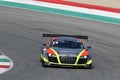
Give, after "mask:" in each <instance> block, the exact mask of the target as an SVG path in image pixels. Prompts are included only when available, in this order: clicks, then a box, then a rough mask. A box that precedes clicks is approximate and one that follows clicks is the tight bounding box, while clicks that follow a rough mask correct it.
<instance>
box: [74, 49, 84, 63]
mask: <svg viewBox="0 0 120 80" xmlns="http://www.w3.org/2000/svg"><path fill="white" fill-rule="evenodd" d="M84 51H85V50H82V51H81V52H80V53H79V55H78V56H77V59H76V62H75V64H77V63H78V61H79V59H80V57H81V55H82V53H83V52H84Z"/></svg>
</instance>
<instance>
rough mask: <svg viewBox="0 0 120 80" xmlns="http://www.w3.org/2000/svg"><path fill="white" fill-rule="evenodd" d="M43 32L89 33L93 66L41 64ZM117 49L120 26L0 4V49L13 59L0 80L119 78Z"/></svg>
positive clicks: (92, 79) (100, 79)
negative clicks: (67, 66) (70, 67)
mask: <svg viewBox="0 0 120 80" xmlns="http://www.w3.org/2000/svg"><path fill="white" fill-rule="evenodd" d="M42 33H67V34H83V35H88V36H89V37H90V45H92V50H93V54H92V55H93V60H94V69H92V70H87V69H66V68H43V67H41V64H40V63H39V54H40V44H41V34H42ZM119 48H120V25H115V24H108V23H102V22H96V21H90V20H86V19H80V18H73V17H66V16H61V15H55V14H48V13H42V12H34V11H28V10H22V9H13V8H7V7H0V51H2V52H4V53H6V55H7V56H9V57H10V58H11V59H12V60H13V61H14V67H13V68H12V69H11V70H10V71H8V72H7V73H4V74H2V75H0V80H119V79H120V76H119V74H120V52H119Z"/></svg>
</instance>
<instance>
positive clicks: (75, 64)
mask: <svg viewBox="0 0 120 80" xmlns="http://www.w3.org/2000/svg"><path fill="white" fill-rule="evenodd" d="M40 58H41V61H42V62H43V63H44V65H45V66H63V67H87V66H89V65H91V64H92V59H89V60H87V62H86V63H85V64H77V63H74V64H65V63H61V62H59V63H54V62H50V61H49V60H48V59H47V58H45V57H43V56H42V55H41V56H40Z"/></svg>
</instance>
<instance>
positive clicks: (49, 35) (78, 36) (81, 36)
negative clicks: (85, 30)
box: [42, 34, 88, 40]
mask: <svg viewBox="0 0 120 80" xmlns="http://www.w3.org/2000/svg"><path fill="white" fill-rule="evenodd" d="M42 37H74V38H79V39H87V40H88V36H84V35H67V34H42Z"/></svg>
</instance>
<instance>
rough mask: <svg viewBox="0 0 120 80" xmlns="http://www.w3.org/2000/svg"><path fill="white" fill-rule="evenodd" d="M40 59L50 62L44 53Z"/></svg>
mask: <svg viewBox="0 0 120 80" xmlns="http://www.w3.org/2000/svg"><path fill="white" fill-rule="evenodd" d="M40 59H41V60H43V61H45V62H49V61H48V59H47V58H45V57H44V56H43V55H42V54H41V55H40Z"/></svg>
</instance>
